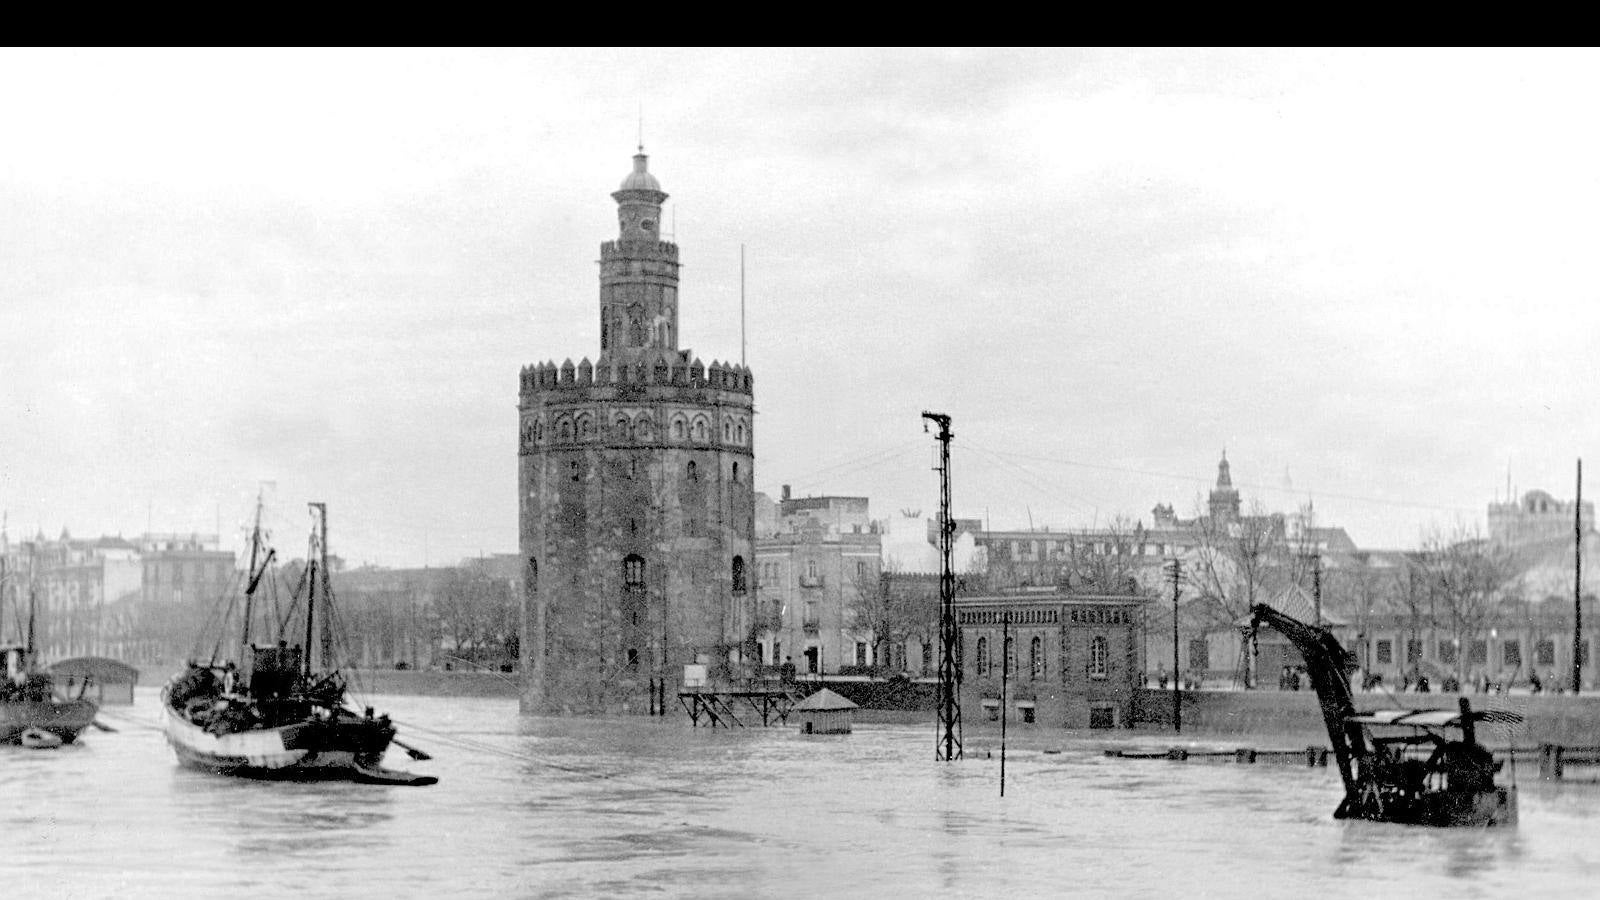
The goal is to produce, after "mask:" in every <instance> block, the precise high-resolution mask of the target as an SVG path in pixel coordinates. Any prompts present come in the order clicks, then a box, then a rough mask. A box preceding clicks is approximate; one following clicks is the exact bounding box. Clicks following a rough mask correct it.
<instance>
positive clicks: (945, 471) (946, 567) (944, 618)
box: [922, 412, 961, 762]
mask: <svg viewBox="0 0 1600 900" xmlns="http://www.w3.org/2000/svg"><path fill="white" fill-rule="evenodd" d="M922 417H923V418H924V419H927V420H929V421H931V422H933V423H935V424H937V425H938V426H939V435H938V441H939V703H938V706H939V734H938V743H937V744H936V745H935V758H936V759H938V760H941V761H944V762H952V761H954V760H958V759H960V758H961V703H960V700H959V698H958V697H957V695H956V691H957V689H958V688H959V686H960V682H959V678H958V676H959V674H960V673H959V672H957V671H956V638H957V632H956V606H955V604H956V576H955V572H954V571H952V570H951V566H950V542H951V541H952V540H953V539H954V537H955V530H956V525H955V522H954V521H953V520H952V519H951V518H950V438H951V434H950V417H949V416H947V415H945V414H944V413H932V412H924V413H923V414H922ZM923 428H924V429H926V428H927V425H926V424H924V425H923Z"/></svg>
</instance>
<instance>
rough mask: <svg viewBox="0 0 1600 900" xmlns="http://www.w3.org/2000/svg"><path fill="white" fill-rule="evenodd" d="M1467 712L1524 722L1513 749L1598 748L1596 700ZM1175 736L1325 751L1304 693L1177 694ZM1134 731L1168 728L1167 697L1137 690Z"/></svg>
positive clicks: (1508, 703)
mask: <svg viewBox="0 0 1600 900" xmlns="http://www.w3.org/2000/svg"><path fill="white" fill-rule="evenodd" d="M1461 696H1462V695H1461V694H1400V695H1396V696H1394V697H1390V696H1389V695H1386V694H1358V695H1356V709H1358V710H1374V709H1395V708H1407V709H1452V710H1453V709H1457V708H1458V706H1457V702H1458V701H1459V699H1460V697H1461ZM1465 696H1466V698H1467V700H1468V701H1469V702H1470V703H1471V704H1472V707H1473V708H1474V709H1506V710H1511V711H1513V712H1517V713H1521V714H1522V716H1523V718H1524V719H1525V721H1524V722H1523V724H1522V725H1520V726H1518V727H1517V728H1516V729H1515V730H1514V731H1513V732H1512V734H1513V736H1514V739H1515V742H1516V744H1517V746H1519V747H1520V746H1527V745H1529V744H1538V743H1552V744H1565V745H1568V746H1600V696H1588V695H1578V696H1573V695H1570V694H1559V695H1557V694H1539V695H1529V694H1510V695H1500V694H1467V695H1465ZM1182 702H1183V728H1184V730H1185V731H1190V730H1193V731H1196V732H1204V733H1206V734H1230V735H1231V734H1237V735H1252V734H1270V735H1292V736H1303V737H1304V738H1305V739H1306V740H1308V741H1315V742H1318V743H1326V742H1327V739H1328V732H1327V729H1326V728H1325V727H1324V726H1323V723H1322V709H1321V707H1320V706H1318V705H1317V695H1316V694H1315V693H1314V692H1311V691H1184V692H1183V694H1182ZM1134 716H1135V720H1136V722H1137V725H1136V727H1138V728H1141V729H1151V730H1158V729H1170V728H1172V691H1170V690H1167V691H1162V690H1151V689H1148V688H1141V689H1140V690H1138V691H1136V692H1135V693H1134ZM1479 739H1480V740H1482V741H1483V742H1484V743H1487V744H1491V745H1501V744H1505V743H1508V742H1509V741H1508V740H1507V737H1506V732H1505V730H1504V729H1503V728H1500V727H1496V726H1490V727H1487V728H1486V729H1485V731H1484V732H1483V733H1482V734H1480V735H1479Z"/></svg>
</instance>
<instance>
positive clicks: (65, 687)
mask: <svg viewBox="0 0 1600 900" xmlns="http://www.w3.org/2000/svg"><path fill="white" fill-rule="evenodd" d="M50 674H51V675H54V676H55V679H56V690H57V691H60V692H62V693H65V694H66V695H67V696H69V697H76V696H78V693H79V692H80V691H82V692H84V696H86V697H88V698H89V699H91V700H94V701H95V702H97V703H101V704H119V705H125V704H129V703H132V702H133V688H134V685H136V684H138V683H139V670H138V669H135V668H134V667H133V666H130V665H128V664H127V663H124V662H120V661H118V660H115V659H107V658H106V657H103V656H77V657H73V658H72V659H63V660H62V661H60V662H58V663H55V664H54V665H52V666H50ZM85 682H87V683H88V687H87V689H86V688H85V687H84V683H85Z"/></svg>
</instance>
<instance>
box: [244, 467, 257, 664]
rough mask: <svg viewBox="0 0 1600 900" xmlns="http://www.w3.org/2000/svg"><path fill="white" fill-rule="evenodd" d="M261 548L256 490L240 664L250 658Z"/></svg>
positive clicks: (245, 590)
mask: <svg viewBox="0 0 1600 900" xmlns="http://www.w3.org/2000/svg"><path fill="white" fill-rule="evenodd" d="M260 549H261V492H260V491H257V492H256V524H255V527H254V528H252V529H251V530H250V571H249V574H248V575H247V576H246V577H247V579H248V580H247V581H246V582H245V588H244V633H243V634H242V635H241V636H240V638H239V664H240V665H244V664H245V661H246V660H248V659H249V658H250V617H251V616H252V615H254V614H255V599H256V583H257V582H258V581H259V579H258V577H257V576H256V554H257V553H258V552H259V551H260Z"/></svg>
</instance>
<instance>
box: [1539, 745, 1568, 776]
mask: <svg viewBox="0 0 1600 900" xmlns="http://www.w3.org/2000/svg"><path fill="white" fill-rule="evenodd" d="M1561 750H1562V747H1561V745H1560V744H1540V745H1539V778H1540V779H1541V780H1544V781H1560V780H1561V770H1562V768H1563V766H1562V759H1561Z"/></svg>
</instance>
